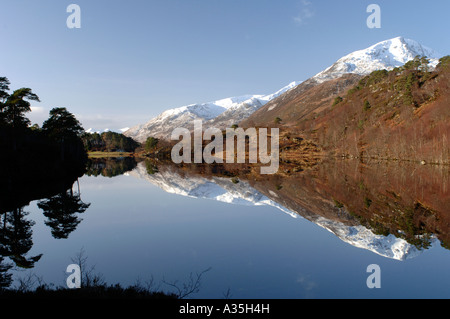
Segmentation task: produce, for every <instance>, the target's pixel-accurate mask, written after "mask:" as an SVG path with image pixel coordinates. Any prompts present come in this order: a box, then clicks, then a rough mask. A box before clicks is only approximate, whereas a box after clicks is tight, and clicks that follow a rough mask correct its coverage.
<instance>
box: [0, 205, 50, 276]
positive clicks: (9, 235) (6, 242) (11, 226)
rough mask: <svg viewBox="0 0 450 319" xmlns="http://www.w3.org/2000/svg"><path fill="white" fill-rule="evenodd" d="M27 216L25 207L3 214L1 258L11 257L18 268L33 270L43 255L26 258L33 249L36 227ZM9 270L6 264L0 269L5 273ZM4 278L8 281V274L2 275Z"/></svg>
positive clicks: (0, 237)
mask: <svg viewBox="0 0 450 319" xmlns="http://www.w3.org/2000/svg"><path fill="white" fill-rule="evenodd" d="M26 215H28V213H27V212H24V211H23V207H20V208H16V209H14V210H13V211H11V212H5V213H3V216H2V221H1V222H2V224H1V225H2V226H1V230H0V255H1V258H3V257H9V258H10V259H11V260H12V261H13V262H14V263H15V264H16V265H17V266H18V267H21V268H32V267H33V266H34V263H35V262H37V261H38V260H39V259H40V258H41V257H42V254H40V255H37V256H34V257H27V256H26V255H27V253H28V252H29V251H30V249H31V248H32V247H33V241H32V238H31V237H32V233H33V232H32V230H31V227H32V226H33V225H34V222H33V221H30V220H26V219H25V216H26ZM0 261H1V260H0ZM9 268H10V267H9V266H8V265H5V264H1V266H0V269H1V270H5V271H7V270H8V269H9ZM4 276H6V280H7V277H8V276H7V275H6V273H5V275H3V274H2V277H4ZM2 279H3V278H2ZM0 280H1V279H0Z"/></svg>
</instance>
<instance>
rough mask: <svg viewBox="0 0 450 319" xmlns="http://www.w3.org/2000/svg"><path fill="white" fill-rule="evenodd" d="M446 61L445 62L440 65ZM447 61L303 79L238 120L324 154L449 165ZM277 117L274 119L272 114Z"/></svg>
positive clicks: (449, 101)
mask: <svg viewBox="0 0 450 319" xmlns="http://www.w3.org/2000/svg"><path fill="white" fill-rule="evenodd" d="M444 62H446V63H444ZM448 64H449V63H448V59H446V60H442V62H441V63H440V65H438V67H437V68H436V70H434V71H432V72H428V71H427V70H425V69H424V68H423V67H421V65H420V63H418V64H414V63H411V64H409V65H405V67H402V68H397V69H395V70H393V71H391V72H387V71H376V72H374V73H372V74H371V75H369V76H367V77H364V78H361V77H358V76H355V75H345V76H343V77H342V78H340V79H336V80H333V81H328V82H325V83H322V84H318V85H317V84H316V85H311V84H310V83H306V84H305V85H304V86H302V85H300V86H298V87H297V88H295V89H294V90H291V91H290V92H288V93H287V94H286V95H284V96H281V97H280V98H278V99H275V100H273V101H271V102H270V103H269V104H268V105H266V106H264V107H263V108H261V109H260V110H258V111H257V112H255V113H254V114H253V115H252V116H250V117H249V118H248V119H247V120H245V121H244V122H243V123H241V124H240V126H244V127H245V126H249V127H250V126H259V127H265V126H269V127H272V126H277V127H280V128H282V129H284V130H286V131H288V132H290V133H292V134H295V135H297V136H302V137H304V138H305V139H308V140H310V141H312V142H313V143H314V144H316V145H318V147H320V148H321V149H322V150H323V151H325V153H326V154H327V155H328V156H342V157H350V158H362V157H364V158H373V159H388V160H409V161H417V162H422V161H424V162H426V163H435V164H450V141H449V139H450V107H449V106H450V78H449V76H450V74H449V73H450V68H449V65H448ZM275 117H279V118H281V119H282V121H279V122H278V123H277V124H275V123H274V121H273V119H274V118H275Z"/></svg>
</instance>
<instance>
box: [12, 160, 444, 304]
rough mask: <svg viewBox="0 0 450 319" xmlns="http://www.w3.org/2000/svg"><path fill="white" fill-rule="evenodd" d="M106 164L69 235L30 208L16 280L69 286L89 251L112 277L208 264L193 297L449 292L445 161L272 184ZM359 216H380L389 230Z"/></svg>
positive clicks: (177, 276)
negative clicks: (77, 261)
mask: <svg viewBox="0 0 450 319" xmlns="http://www.w3.org/2000/svg"><path fill="white" fill-rule="evenodd" d="M105 165H107V164H105V163H100V164H99V163H96V165H94V166H95V167H97V168H100V170H98V171H97V173H96V174H93V173H92V171H91V172H88V174H87V175H85V176H83V177H82V178H80V179H79V185H78V184H77V183H75V184H74V186H73V192H74V193H75V194H77V195H80V199H81V201H82V202H83V203H86V204H90V206H89V207H88V208H87V209H86V210H85V211H84V212H83V213H81V214H76V217H77V218H78V219H79V220H78V221H79V223H78V224H77V225H76V227H74V228H73V229H71V230H69V231H68V232H67V233H68V235H67V238H60V239H58V238H55V236H54V234H52V226H51V225H50V224H49V217H46V216H44V214H43V211H42V209H41V208H40V207H39V206H38V203H39V202H42V201H33V202H31V203H30V205H29V206H26V207H24V208H23V212H28V213H29V214H28V215H26V216H25V217H24V218H25V219H26V220H29V221H34V222H35V224H34V225H32V227H31V232H32V234H31V235H32V236H31V238H32V248H31V249H30V250H29V251H28V252H27V254H26V255H27V256H37V255H40V254H42V257H41V258H40V259H39V260H38V261H37V262H36V263H35V264H34V267H33V268H31V269H28V270H24V269H20V268H18V267H15V269H14V270H13V271H12V272H13V274H14V278H15V279H17V278H18V277H25V276H26V275H27V274H30V273H32V274H36V275H37V276H39V277H41V278H42V280H43V281H44V282H45V283H53V284H55V285H56V286H59V285H61V286H62V285H65V282H66V278H67V276H68V274H67V273H66V272H65V270H66V268H67V266H68V265H69V264H72V263H73V262H72V258H74V257H75V256H76V255H77V253H79V252H80V251H81V250H84V252H85V255H86V257H87V258H88V260H87V263H88V265H89V266H95V270H94V272H95V273H96V274H100V275H101V276H102V278H103V279H104V280H105V281H106V282H107V283H109V284H115V283H120V284H122V285H124V286H128V285H132V284H135V283H136V282H137V281H140V282H141V283H145V281H148V280H150V279H152V278H153V281H154V283H155V285H156V286H157V287H159V288H160V289H161V290H164V291H168V292H169V291H173V290H172V289H171V287H170V286H168V285H166V284H164V283H163V281H166V282H172V283H173V282H177V283H178V284H179V285H180V286H181V285H182V283H183V282H187V281H188V280H189V276H190V275H191V274H194V275H195V274H197V273H201V272H202V271H204V270H207V269H209V270H208V271H207V272H205V273H204V274H203V276H202V279H201V287H200V290H199V292H198V293H196V294H193V295H191V296H190V298H207V299H210V298H211V299H212V298H213V299H222V298H225V295H228V296H229V297H230V298H232V299H233V298H236V299H239V298H243V299H246V298H261V299H265V298H274V299H278V298H283V299H300V298H449V297H450V274H449V267H450V250H449V249H448V248H444V247H443V245H444V246H446V245H447V244H446V243H445V241H446V240H447V238H449V237H447V236H448V234H449V233H450V229H449V227H450V226H449V223H447V221H448V220H450V216H448V217H447V215H449V214H450V211H449V203H450V193H449V192H450V191H449V188H450V184H449V174H448V167H447V168H442V167H441V168H425V167H422V166H420V165H418V166H414V167H413V168H411V167H409V166H407V167H403V168H397V167H395V168H394V170H395V172H400V173H398V174H399V176H396V175H395V174H391V173H390V169H392V168H391V167H386V166H385V165H384V166H382V168H380V167H378V166H375V167H371V166H370V165H364V167H363V168H361V164H359V163H358V164H354V163H353V164H352V163H349V164H338V165H336V166H334V168H331V169H330V168H329V167H324V168H320V167H318V168H315V173H314V174H313V175H314V176H313V175H311V174H312V173H310V172H309V171H308V170H305V171H303V172H298V173H296V175H295V174H294V175H293V176H290V177H285V178H278V179H277V180H276V181H272V180H260V181H245V180H239V181H236V180H232V179H231V178H226V177H218V176H201V175H198V174H191V175H190V174H189V173H186V172H183V173H180V172H179V171H177V170H176V169H174V168H164V167H158V168H157V169H156V168H155V169H153V168H152V167H150V169H149V166H148V165H146V164H145V163H144V162H140V163H138V164H132V165H131V166H130V167H127V168H125V169H123V172H122V171H120V170H119V171H118V172H114V173H111V171H109V172H110V173H109V174H108V173H106V174H105V173H104V172H105V171H104V170H103V171H102V170H101V168H105ZM128 169H129V170H128ZM426 169H427V170H429V171H426ZM127 170H128V171H127ZM343 171H345V173H343ZM99 172H100V173H99ZM102 173H103V175H110V176H112V175H114V176H112V177H108V176H103V175H102ZM89 174H90V176H89ZM94 175H97V176H94ZM312 181H313V182H314V183H313V184H311V183H312ZM78 186H79V187H78ZM390 194H393V195H390ZM356 195H358V196H357V199H355V198H354V196H356ZM409 196H410V197H411V198H409ZM419 197H420V198H419ZM358 205H359V206H358ZM424 207H426V209H425V208H424ZM410 208H411V209H412V210H411V212H409V209H410ZM359 210H360V211H361V213H358V212H359ZM348 211H353V213H351V214H350V213H349V212H348ZM355 212H356V213H358V214H357V215H358V216H364V218H362V217H358V218H356V217H355V216H356V215H355ZM404 212H409V213H408V214H409V215H404ZM383 214H387V215H386V217H384V216H385V215H383ZM411 214H422V215H423V216H422V217H420V218H418V219H417V220H415V219H414V218H415V217H414V216H412V215H411ZM380 216H381V217H380ZM399 216H409V217H411V220H413V222H412V224H413V225H412V224H411V223H406V222H404V220H406V219H400V218H397V217H399ZM402 218H403V217H402ZM405 218H406V217H405ZM446 218H447V219H446ZM368 220H370V221H377V223H375V222H373V223H372V222H368ZM394 220H395V222H394ZM362 221H364V222H362ZM387 221H388V222H387ZM361 223H362V224H365V225H366V226H367V225H368V224H371V225H378V226H379V225H383V226H382V227H383V229H384V232H386V228H389V234H387V233H384V234H381V233H382V232H378V234H375V233H373V232H372V231H370V230H368V229H367V227H364V226H361ZM75 224H76V223H75ZM399 225H400V226H399ZM405 225H406V226H405ZM414 225H416V226H414ZM378 226H377V227H378ZM380 227H381V226H380ZM396 227H399V229H398V230H396V232H394V231H393V230H395V229H396ZM402 227H403V228H402ZM406 227H410V228H411V227H413V228H414V227H416V228H414V229H415V231H417V232H418V235H417V236H416V238H419V239H423V238H426V240H425V242H426V243H425V245H424V244H423V241H420V240H419V242H420V243H421V244H420V245H419V246H420V247H419V248H417V247H418V246H415V245H413V244H410V243H408V242H407V241H406V240H404V238H406V237H405V236H403V235H404V234H405V232H407V230H405V229H409V228H406ZM54 228H55V226H53V229H54ZM393 233H395V234H396V235H395V234H394V235H395V236H394V235H393ZM56 237H58V236H56ZM409 241H411V240H409ZM423 246H425V247H424V248H423ZM372 264H376V265H379V267H380V269H381V277H380V278H381V288H374V289H369V288H368V286H367V283H366V281H367V278H368V277H369V276H370V275H371V273H368V272H367V267H368V266H369V265H372Z"/></svg>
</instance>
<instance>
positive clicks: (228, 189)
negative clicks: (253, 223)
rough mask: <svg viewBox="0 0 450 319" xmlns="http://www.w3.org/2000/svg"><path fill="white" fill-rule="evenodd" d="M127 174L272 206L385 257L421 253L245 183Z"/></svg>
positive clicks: (171, 172) (139, 170)
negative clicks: (288, 205) (292, 207)
mask: <svg viewBox="0 0 450 319" xmlns="http://www.w3.org/2000/svg"><path fill="white" fill-rule="evenodd" d="M125 175H127V176H132V177H135V178H139V179H143V180H146V181H148V182H150V183H152V184H153V185H155V186H157V187H159V188H161V189H162V190H164V191H165V192H168V193H171V194H176V195H180V196H187V197H191V198H199V199H209V200H216V201H220V202H224V203H228V204H234V205H245V206H272V207H275V208H277V209H279V210H280V211H282V212H283V213H286V214H288V215H289V216H291V217H293V218H302V217H303V218H305V219H307V220H309V221H310V222H313V223H315V224H316V225H318V226H320V227H322V228H323V229H325V230H327V231H329V232H331V233H333V234H334V235H335V236H336V237H338V238H339V239H341V240H342V241H344V242H346V243H348V244H350V245H352V246H354V247H358V248H361V249H366V250H369V251H371V252H373V253H375V254H378V255H380V256H383V257H386V258H391V259H395V260H406V259H410V258H414V257H416V256H418V255H419V254H420V253H421V251H419V250H418V249H417V248H416V247H415V246H413V245H411V244H409V243H408V242H406V241H405V240H403V239H401V238H397V237H395V236H394V235H389V236H383V235H376V234H374V233H372V232H371V231H370V230H369V229H367V228H365V227H364V226H360V225H356V226H350V225H345V224H343V223H341V222H337V221H333V220H329V219H326V218H324V217H322V216H319V215H316V214H314V213H312V212H308V211H306V210H305V209H303V210H297V211H293V210H290V209H288V208H286V207H284V206H283V205H281V204H280V203H278V202H277V201H276V200H273V199H271V198H269V197H267V196H266V195H264V194H262V193H261V192H259V191H258V190H256V189H254V188H253V187H251V186H250V184H248V183H247V182H245V181H239V183H237V184H236V183H233V182H232V181H231V180H230V179H229V178H223V177H212V178H210V179H208V178H204V177H193V176H189V178H186V177H183V176H181V175H180V174H179V173H178V172H177V171H176V170H175V169H171V168H166V169H164V171H162V172H158V173H156V174H152V175H149V174H148V173H147V170H146V167H145V164H144V163H143V162H141V163H139V164H138V166H137V167H136V168H135V169H134V170H133V171H131V172H128V173H126V174H125ZM271 195H272V196H271V197H272V198H276V197H277V195H276V194H271Z"/></svg>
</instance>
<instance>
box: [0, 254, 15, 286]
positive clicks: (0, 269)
mask: <svg viewBox="0 0 450 319" xmlns="http://www.w3.org/2000/svg"><path fill="white" fill-rule="evenodd" d="M4 259H5V258H4V257H3V256H1V255H0V289H2V288H8V287H9V286H11V283H12V274H10V273H8V271H9V270H10V269H11V268H12V265H11V264H8V263H6V262H4Z"/></svg>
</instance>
